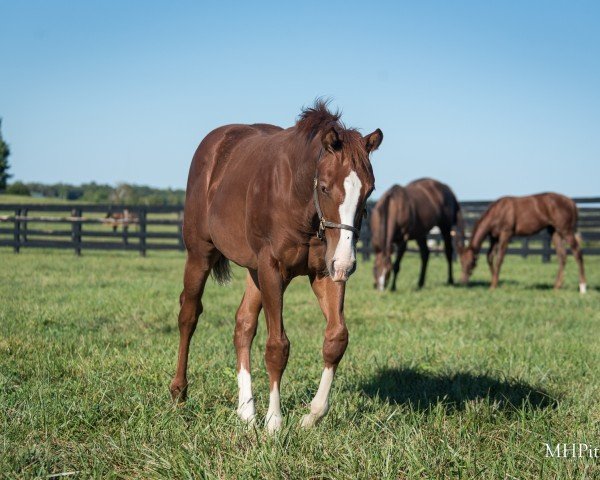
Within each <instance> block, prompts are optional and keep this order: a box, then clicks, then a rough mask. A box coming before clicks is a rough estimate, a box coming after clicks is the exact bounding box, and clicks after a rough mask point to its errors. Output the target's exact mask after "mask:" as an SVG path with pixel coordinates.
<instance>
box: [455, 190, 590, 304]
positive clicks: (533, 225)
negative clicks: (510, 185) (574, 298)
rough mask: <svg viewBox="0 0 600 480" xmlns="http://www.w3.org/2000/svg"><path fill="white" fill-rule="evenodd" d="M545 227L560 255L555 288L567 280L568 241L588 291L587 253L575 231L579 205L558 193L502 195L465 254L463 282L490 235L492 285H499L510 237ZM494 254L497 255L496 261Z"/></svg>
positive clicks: (479, 225) (583, 288)
mask: <svg viewBox="0 0 600 480" xmlns="http://www.w3.org/2000/svg"><path fill="white" fill-rule="evenodd" d="M544 228H547V229H548V232H549V233H550V234H551V235H552V241H553V243H554V246H555V248H556V255H557V256H558V275H557V276H556V281H555V282H554V288H557V289H558V288H560V287H561V285H562V283H563V274H564V269H565V263H566V260H567V251H566V249H565V245H564V243H563V242H565V241H566V242H567V243H568V244H569V245H570V246H571V250H572V251H573V255H574V256H575V260H576V261H577V265H578V266H579V291H580V292H581V293H585V291H586V283H585V272H584V269H583V254H582V253H581V248H580V246H579V241H578V240H577V237H576V235H575V232H576V230H577V206H576V205H575V202H574V201H573V200H571V199H570V198H567V197H565V196H564V195H560V194H558V193H539V194H537V195H529V196H526V197H502V198H500V199H498V200H496V201H495V202H493V203H492V204H491V205H490V206H489V207H488V209H487V210H486V211H485V212H484V213H483V215H481V217H480V218H479V220H478V221H477V223H476V224H475V227H474V228H473V235H472V236H471V241H470V243H469V246H468V248H466V249H465V251H464V252H463V254H462V255H461V259H460V261H461V265H462V272H463V275H462V281H463V283H467V282H468V280H469V277H470V276H471V274H472V273H473V269H474V268H475V266H476V264H477V255H478V254H479V251H480V250H481V245H482V244H483V241H484V240H485V239H486V237H490V248H489V250H488V253H487V262H488V265H489V267H490V271H491V272H492V283H491V284H490V288H496V287H497V286H498V276H499V275H500V267H501V266H502V261H503V260H504V255H505V253H506V249H507V247H508V242H509V241H510V239H511V238H512V237H513V236H515V235H519V236H529V235H535V234H536V233H538V232H540V231H541V230H543V229H544ZM494 257H496V261H495V262H494Z"/></svg>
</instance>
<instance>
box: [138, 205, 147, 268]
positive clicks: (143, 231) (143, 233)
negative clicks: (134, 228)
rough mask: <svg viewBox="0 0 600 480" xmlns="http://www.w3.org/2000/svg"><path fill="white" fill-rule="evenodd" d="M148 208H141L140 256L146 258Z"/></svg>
mask: <svg viewBox="0 0 600 480" xmlns="http://www.w3.org/2000/svg"><path fill="white" fill-rule="evenodd" d="M146 216H147V215H146V207H142V208H140V215H139V219H140V220H139V221H140V255H141V256H142V257H145V256H146Z"/></svg>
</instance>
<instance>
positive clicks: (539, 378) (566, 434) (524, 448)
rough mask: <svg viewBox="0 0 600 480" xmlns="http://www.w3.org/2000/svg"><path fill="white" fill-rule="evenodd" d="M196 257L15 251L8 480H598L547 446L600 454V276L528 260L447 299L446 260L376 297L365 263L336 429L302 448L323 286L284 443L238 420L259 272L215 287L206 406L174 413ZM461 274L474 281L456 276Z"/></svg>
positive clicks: (3, 285)
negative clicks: (561, 282)
mask: <svg viewBox="0 0 600 480" xmlns="http://www.w3.org/2000/svg"><path fill="white" fill-rule="evenodd" d="M183 262H184V257H183V255H182V254H181V253H178V252H164V253H162V252H150V253H149V256H148V257H147V258H140V257H138V256H137V255H136V254H135V253H125V252H123V253H121V252H117V253H106V252H84V255H83V256H82V257H81V258H75V257H74V255H73V253H72V252H67V251H65V252H59V251H44V250H25V251H24V252H22V253H21V254H19V255H14V254H13V253H12V252H11V251H10V250H9V249H2V250H1V251H0V272H1V273H0V326H1V332H2V333H1V335H0V412H1V414H0V422H1V432H0V476H2V477H6V478H15V477H22V478H32V477H40V478H47V477H48V476H51V475H53V474H60V473H64V474H69V475H70V476H69V477H67V478H90V477H95V478H272V479H279V478H348V479H353V478H474V477H483V478H593V477H596V478H597V477H598V475H599V474H600V468H598V466H599V463H600V458H598V459H593V458H566V459H565V458H560V459H557V458H546V447H545V445H544V444H545V443H550V444H557V443H573V442H576V443H580V442H581V443H588V444H590V445H592V446H596V447H600V435H599V427H598V426H599V422H600V404H599V402H598V398H599V395H600V375H599V373H600V371H599V370H600V342H599V341H598V333H599V332H600V308H599V307H600V288H599V286H600V258H598V257H596V258H592V257H588V258H586V267H587V272H588V284H589V292H588V294H587V295H586V296H580V295H579V293H578V292H577V275H576V271H575V262H574V261H573V259H572V258H569V262H568V265H567V272H566V284H565V287H564V289H563V290H562V291H560V292H555V291H553V290H551V289H550V288H549V287H551V285H552V282H553V280H554V276H555V273H556V268H557V267H556V263H555V262H553V263H550V264H542V263H541V262H540V259H539V257H536V258H530V259H527V260H524V259H521V258H518V257H510V258H508V259H507V261H506V263H505V265H504V268H503V274H502V280H503V281H502V284H501V288H500V289H499V290H497V291H495V292H489V291H488V289H487V287H488V284H489V272H488V270H487V266H486V265H485V262H482V264H480V266H479V268H478V269H477V270H476V273H475V275H474V279H473V280H474V285H473V286H472V287H471V288H462V287H450V286H446V285H445V284H444V282H445V265H444V262H443V260H442V257H441V256H440V257H432V260H431V262H430V266H429V275H428V279H427V280H428V281H427V285H426V287H425V288H424V289H423V290H421V291H417V290H416V289H415V285H416V280H417V270H418V259H417V256H416V255H407V256H406V257H405V261H404V264H403V267H402V271H401V276H400V279H399V292H397V293H395V294H392V293H390V292H386V293H383V294H378V293H376V292H375V291H373V289H372V280H371V264H369V263H361V264H360V265H359V268H358V271H357V273H356V274H355V275H354V276H353V277H352V279H351V280H350V282H349V285H348V293H347V298H346V315H347V323H348V326H349V329H350V346H349V348H348V351H347V352H346V356H345V357H344V360H343V362H342V364H341V366H340V369H339V372H338V376H337V378H336V382H335V383H334V389H333V394H332V399H331V400H332V402H331V410H330V413H329V415H328V417H326V418H325V420H324V421H323V423H322V424H321V425H319V426H318V427H317V428H315V429H313V430H310V431H303V430H301V429H299V428H298V423H299V421H300V418H301V416H302V415H303V414H304V413H305V412H306V411H307V404H308V403H309V402H310V399H311V397H312V395H313V394H314V392H315V391H316V388H317V384H318V379H319V378H320V373H321V355H320V348H321V342H322V333H323V330H324V322H323V319H322V316H321V314H320V312H319V310H318V307H317V305H316V301H315V300H314V297H313V295H312V292H311V290H310V288H309V286H308V282H307V281H306V279H303V278H299V279H297V280H295V281H294V282H293V283H292V285H291V286H290V288H289V290H288V292H287V294H286V298H285V301H286V305H285V316H286V317H285V318H286V328H287V332H288V336H289V338H290V340H291V342H292V347H291V356H290V361H289V364H288V369H287V371H286V373H285V376H284V381H283V385H282V402H283V413H284V415H285V422H286V423H285V425H284V429H283V431H282V432H281V433H280V434H279V435H278V436H276V437H274V438H270V437H268V436H267V435H266V434H265V432H264V430H263V429H262V428H259V429H257V430H251V431H247V429H246V428H244V427H243V426H242V425H241V424H240V422H239V421H238V420H237V417H236V415H235V407H236V402H237V386H236V377H235V371H234V368H235V355H234V348H233V345H232V334H233V325H234V321H233V317H234V312H235V310H236V308H237V305H238V303H239V300H240V298H241V295H242V288H243V277H244V272H243V271H242V270H241V269H236V270H235V272H234V273H235V276H234V280H233V282H232V284H231V285H229V286H226V287H219V286H217V285H216V284H215V283H214V282H212V281H210V282H209V284H208V285H207V289H206V293H205V297H204V306H205V313H204V315H203V316H202V317H201V320H200V324H199V327H198V330H197V332H196V335H195V337H194V341H193V343H192V351H191V359H190V372H189V377H190V382H191V383H190V399H189V401H188V402H187V404H186V405H185V406H183V407H174V406H173V405H172V404H171V402H170V399H169V395H168V385H169V382H170V380H171V376H172V373H173V371H174V366H175V355H176V348H177V339H178V332H177V325H176V316H177V311H178V295H179V292H180V286H181V276H182V269H183ZM455 269H456V270H457V269H458V266H457V265H455ZM264 343H265V328H264V319H263V318H262V315H261V320H260V326H259V333H258V336H257V339H256V341H255V344H254V350H253V355H254V356H253V359H254V361H253V372H252V373H253V379H254V394H255V398H256V400H257V410H258V414H259V415H264V414H265V412H266V407H267V402H268V381H267V375H266V372H265V369H264V365H263V360H262V351H263V347H264Z"/></svg>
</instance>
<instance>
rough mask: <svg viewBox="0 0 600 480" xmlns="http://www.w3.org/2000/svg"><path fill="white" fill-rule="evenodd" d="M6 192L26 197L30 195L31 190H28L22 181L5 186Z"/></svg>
mask: <svg viewBox="0 0 600 480" xmlns="http://www.w3.org/2000/svg"><path fill="white" fill-rule="evenodd" d="M6 193H9V194H11V195H23V196H26V197H30V196H31V191H30V190H29V187H28V186H27V185H25V184H24V183H23V182H15V183H11V184H10V185H9V186H8V187H7V188H6Z"/></svg>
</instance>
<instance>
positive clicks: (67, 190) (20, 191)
mask: <svg viewBox="0 0 600 480" xmlns="http://www.w3.org/2000/svg"><path fill="white" fill-rule="evenodd" d="M1 126H2V120H1V119H0V127H1ZM9 155H10V149H9V147H8V145H7V143H6V142H5V141H4V139H3V138H2V131H1V129H0V193H8V194H12V195H24V196H33V197H40V198H57V199H62V200H72V201H80V202H93V203H113V204H121V205H125V204H126V205H181V204H182V203H183V201H184V199H185V190H183V189H173V188H153V187H147V186H144V185H131V184H128V183H119V184H117V185H116V186H113V185H107V184H99V183H96V182H90V183H83V184H81V185H70V184H68V183H54V184H45V183H34V182H29V183H26V182H14V183H8V180H9V179H10V178H11V177H12V175H11V174H10V173H9V171H8V170H9V169H10V164H9V163H8V157H9Z"/></svg>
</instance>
